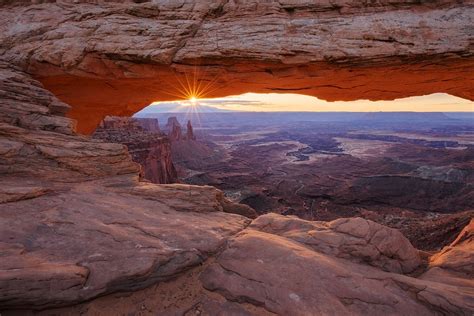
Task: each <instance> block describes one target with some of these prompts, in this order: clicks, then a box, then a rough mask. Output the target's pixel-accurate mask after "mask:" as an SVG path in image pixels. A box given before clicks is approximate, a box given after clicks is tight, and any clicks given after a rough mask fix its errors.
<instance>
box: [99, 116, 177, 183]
mask: <svg viewBox="0 0 474 316" xmlns="http://www.w3.org/2000/svg"><path fill="white" fill-rule="evenodd" d="M92 137H93V138H95V139H102V140H105V141H107V142H111V143H119V144H124V145H126V146H127V149H128V152H129V153H130V155H131V156H132V159H133V161H135V162H137V163H139V164H140V165H141V166H142V171H143V177H144V178H145V179H147V180H150V181H151V182H153V183H175V182H178V175H177V173H176V169H175V167H174V165H173V161H172V158H171V143H170V140H169V138H168V137H167V136H166V135H164V134H162V133H160V129H159V126H158V120H156V119H137V118H128V117H106V118H105V119H104V120H103V121H102V122H101V124H100V125H99V128H97V129H96V130H95V131H94V134H93V135H92Z"/></svg>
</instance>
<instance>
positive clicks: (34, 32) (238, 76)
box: [0, 0, 474, 133]
mask: <svg viewBox="0 0 474 316" xmlns="http://www.w3.org/2000/svg"><path fill="white" fill-rule="evenodd" d="M76 2H77V3H74V5H72V4H66V3H57V4H56V3H42V4H29V3H28V2H26V1H25V2H20V3H18V2H15V3H10V2H6V3H5V2H3V4H2V9H1V10H0V20H1V21H2V24H1V26H0V43H2V46H3V48H4V49H3V50H1V51H0V57H1V58H2V59H3V60H5V61H7V62H9V63H11V64H14V65H17V66H19V67H21V69H23V70H27V71H28V72H29V73H30V74H32V75H34V77H36V78H38V79H39V80H40V81H41V82H42V83H43V84H44V85H45V86H46V87H47V88H48V89H49V90H50V91H52V92H54V93H55V94H56V95H59V96H61V100H62V101H64V102H67V103H68V104H69V105H72V110H71V111H70V112H69V116H70V117H72V118H74V119H77V120H78V131H80V132H82V133H91V132H92V131H93V130H94V129H95V128H96V126H97V125H98V123H99V122H100V121H101V120H102V118H103V117H105V116H106V115H120V116H124V115H131V114H133V113H134V112H136V111H138V110H140V109H141V108H143V107H145V106H147V105H149V104H150V103H152V102H153V101H165V100H170V99H174V98H176V97H175V95H177V94H178V95H183V98H184V95H186V94H187V93H186V91H184V90H185V89H183V88H182V87H181V85H180V83H179V82H181V83H183V82H186V78H189V75H188V77H186V76H185V74H191V73H196V76H197V78H196V79H197V80H200V81H201V83H203V84H206V83H208V82H210V81H212V82H215V83H214V87H213V89H212V90H213V91H212V92H209V93H207V95H206V97H219V96H226V95H235V94H240V93H244V92H249V91H252V92H296V93H303V94H307V95H313V96H317V97H319V98H321V99H325V100H355V99H370V100H381V99H384V100H389V99H394V98H401V97H407V96H413V95H426V94H430V93H435V92H446V93H450V94H453V95H457V96H460V97H464V98H469V99H471V100H473V99H474V95H473V92H472V91H473V89H472V88H471V87H472V86H473V79H472V75H471V74H472V73H473V72H474V62H473V60H474V59H473V56H474V54H473V51H472V41H473V35H472V33H470V32H469V31H468V30H470V28H471V25H472V21H471V17H472V15H473V10H474V9H473V8H472V6H471V5H470V4H469V2H466V1H461V2H453V1H434V2H430V3H426V2H416V1H415V2H414V1H411V0H399V1H395V2H393V1H377V2H373V3H372V2H371V3H368V2H366V1H355V2H354V1H342V0H341V1H336V2H334V3H332V2H331V3H330V2H327V1H326V2H314V1H309V0H304V1H298V2H294V1H269V2H265V3H261V2H260V1H245V2H238V3H236V2H233V1H230V2H229V1H211V2H196V3H195V1H188V2H185V3H182V5H178V4H176V3H174V2H160V1H158V2H154V1H153V2H150V1H140V3H130V2H128V1H126V2H123V3H122V1H113V2H108V1H107V2H101V3H99V4H89V3H87V1H76ZM98 25H100V27H98ZM150 25H152V26H150ZM38 29H40V30H41V31H40V32H39V31H38ZM259 34H261V36H259ZM105 39H107V40H105ZM216 78H217V79H218V80H215V79H216ZM178 80H179V82H178ZM188 90H190V89H188Z"/></svg>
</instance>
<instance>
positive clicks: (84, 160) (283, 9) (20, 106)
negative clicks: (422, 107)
mask: <svg viewBox="0 0 474 316" xmlns="http://www.w3.org/2000/svg"><path fill="white" fill-rule="evenodd" d="M89 2H90V1H33V2H31V1H3V2H1V4H0V8H1V10H0V21H1V22H2V23H0V43H1V44H0V79H1V80H0V180H1V181H0V241H1V245H0V246H1V252H0V306H1V309H6V308H22V309H38V308H49V307H57V306H62V305H68V304H75V303H81V302H84V301H87V300H91V299H94V298H96V297H97V296H101V295H106V294H109V293H114V292H121V291H136V290H139V289H142V288H144V287H147V286H150V285H153V284H158V285H163V286H164V285H166V284H170V283H172V282H173V280H175V278H181V277H186V276H187V275H189V274H191V273H194V272H193V271H195V270H193V271H192V269H193V267H197V266H199V265H200V264H203V265H204V271H203V272H202V273H201V272H199V271H198V272H197V273H195V274H197V276H198V277H199V278H198V277H196V275H195V277H194V279H193V280H194V281H193V282H194V283H193V284H194V286H195V288H196V291H197V292H199V293H200V294H199V295H198V296H197V297H196V299H195V300H194V301H189V304H183V305H182V306H180V307H179V308H178V307H176V308H170V309H168V311H169V313H168V314H176V313H180V314H185V313H188V312H189V313H191V312H192V313H194V314H196V313H197V311H199V313H204V314H205V313H207V314H210V315H215V314H218V313H223V314H226V315H227V314H229V315H230V314H232V313H233V314H236V315H239V314H240V315H242V314H243V315H245V314H250V315H252V314H253V315H268V314H271V313H276V314H281V315H314V314H321V313H324V314H334V315H341V314H356V315H383V314H387V315H399V314H405V315H433V314H448V315H472V314H473V312H474V299H473V298H474V292H473V285H472V281H471V279H472V268H471V267H472V265H471V263H472V253H473V252H472V238H471V236H472V233H471V232H472V226H470V228H467V230H466V231H465V232H463V235H461V237H460V238H459V239H458V240H456V241H455V242H454V243H453V244H452V245H451V246H450V247H448V248H446V249H444V250H443V251H442V252H441V253H440V254H437V255H435V256H433V257H432V258H431V260H430V262H429V265H428V268H429V269H428V270H427V271H426V272H425V273H424V274H422V275H421V276H420V277H416V275H415V274H413V275H411V276H410V275H407V274H401V273H397V272H403V273H408V272H410V271H413V270H414V269H416V267H417V266H419V264H420V261H419V260H420V259H419V257H418V256H417V254H416V251H415V250H414V249H413V248H412V247H411V245H410V244H409V243H408V242H406V240H405V239H404V238H403V237H402V236H401V235H400V234H399V233H397V232H396V231H394V230H390V229H388V228H384V227H383V226H380V225H376V224H373V223H371V222H368V221H364V220H361V219H343V220H338V221H334V222H330V223H321V222H307V221H301V220H296V219H294V218H287V217H282V216H277V215H266V216H264V217H262V218H257V219H256V220H254V221H253V222H252V223H251V227H248V228H246V227H247V226H248V225H249V224H250V220H249V219H248V218H246V217H244V216H240V215H236V214H229V213H226V212H239V213H241V214H243V213H246V214H247V213H251V211H252V210H251V209H247V208H245V207H243V206H239V205H235V204H233V203H230V202H229V201H227V200H225V199H224V198H223V196H222V192H220V191H218V190H216V189H213V188H210V187H195V186H182V185H163V186H162V185H155V184H150V183H140V182H138V181H137V180H138V172H139V168H138V166H137V164H135V163H133V162H132V160H131V159H130V155H129V153H128V152H127V150H126V148H125V147H124V146H123V145H118V144H107V143H103V142H100V141H94V140H91V139H90V138H89V137H86V136H78V135H76V134H75V126H76V122H75V121H74V120H73V119H71V118H67V117H65V113H66V112H67V111H68V109H70V108H71V107H72V109H71V112H68V115H69V116H70V117H73V118H76V119H78V123H79V127H80V131H82V132H90V131H92V130H93V129H94V128H95V126H96V125H97V124H98V122H100V120H101V119H102V118H103V117H105V115H107V114H116V115H130V114H131V113H133V112H134V111H136V110H138V109H140V108H142V107H143V106H146V105H148V104H150V103H151V102H152V101H156V100H165V99H167V98H168V99H169V98H170V93H174V91H171V90H172V89H170V87H171V88H173V87H176V86H177V81H176V80H177V78H181V80H184V75H183V71H190V70H192V69H194V67H195V66H194V65H195V64H196V65H198V66H196V68H197V69H200V70H205V71H204V74H203V75H202V77H201V79H203V80H204V79H205V80H211V79H213V78H214V79H215V78H216V76H217V75H219V76H220V77H219V78H218V80H216V82H218V87H217V88H219V89H217V90H216V92H214V93H213V94H211V93H209V96H222V95H230V94H236V93H241V92H248V91H256V92H269V91H278V92H281V91H293V92H295V91H297V92H300V93H306V94H310V95H316V96H320V97H322V98H326V99H330V100H336V99H338V100H351V99H359V98H369V99H390V98H395V97H401V96H410V95H419V94H428V93H433V92H448V93H452V94H454V95H458V96H463V97H466V98H470V99H473V98H474V97H473V95H472V89H470V87H472V72H473V69H474V66H473V65H474V64H473V51H472V50H473V47H474V46H473V45H472V42H473V34H472V32H471V29H472V28H471V26H472V24H473V23H472V19H473V18H472V17H473V14H472V12H473V10H474V8H473V7H472V4H471V2H470V1H458V2H451V1H435V2H431V3H424V2H422V3H420V2H419V1H408V0H407V1H403V0H401V1H395V2H394V1H378V2H374V3H372V4H368V3H367V2H366V1H355V2H354V1H345V0H342V1H336V2H317V3H315V2H313V1H305V0H303V1H269V2H261V1H242V2H236V1H222V2H209V1H191V0H190V1H179V2H173V1H163V2H162V1H151V2H150V1H145V2H143V3H132V2H128V1H116V2H109V1H97V3H89ZM34 78H37V79H39V81H38V80H36V79H34ZM182 82H184V81H182ZM230 83H232V84H230ZM43 85H44V86H45V87H46V88H47V89H48V90H49V91H52V92H53V93H55V94H56V96H54V95H53V94H52V93H51V92H49V91H48V90H47V89H45V88H44V86H43ZM381 87H382V88H381ZM58 97H59V98H60V99H61V100H62V101H60V100H59V99H58ZM64 102H66V103H67V104H66V103H64ZM81 126H82V127H81ZM466 236H467V237H466ZM398 244H400V247H398ZM383 270H385V271H383ZM412 273H413V272H412ZM199 280H200V281H199ZM166 282H168V283H166ZM146 290H148V289H145V290H144V291H146ZM168 292H169V291H168ZM174 293H176V295H177V296H180V295H181V296H185V295H187V294H188V293H187V292H186V287H175V292H174ZM149 299H150V300H153V301H155V303H156V299H155V298H154V297H150V298H149ZM99 300H100V299H99ZM118 300H119V301H120V298H119V299H118ZM113 302H114V301H113V300H112V303H111V304H112V305H114V303H113ZM160 302H161V301H160ZM132 303H133V302H132ZM132 303H130V304H129V307H130V308H132V307H134V306H133V305H134V304H132ZM85 304H94V301H90V302H89V303H85ZM111 304H108V305H106V307H105V308H107V306H108V307H110V306H111ZM73 308H74V307H72V309H73ZM125 310H126V306H123V310H120V311H119V313H122V312H124V311H125ZM100 311H101V310H100V309H96V310H94V309H91V310H89V312H88V313H89V314H93V313H94V312H95V313H97V312H99V313H100ZM45 312H46V313H47V312H48V311H45ZM3 314H4V312H3V311H2V315H3ZM73 314H74V313H73ZM76 314H77V313H76Z"/></svg>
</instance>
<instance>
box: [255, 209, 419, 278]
mask: <svg viewBox="0 0 474 316" xmlns="http://www.w3.org/2000/svg"><path fill="white" fill-rule="evenodd" d="M250 227H251V228H254V229H257V230H260V231H263V232H266V233H271V234H276V235H281V236H283V237H286V238H289V239H293V240H296V241H298V242H300V243H302V244H305V245H306V246H308V247H311V248H312V249H314V250H315V251H318V252H322V253H325V254H328V255H332V256H335V257H341V258H346V259H349V260H353V261H356V262H364V263H368V264H370V265H373V266H377V267H380V268H382V269H383V270H386V271H390V272H396V273H409V272H412V271H414V270H415V269H416V268H417V267H418V266H419V265H420V264H421V259H420V256H419V254H418V251H417V250H416V249H415V248H413V246H412V245H411V244H410V242H409V241H408V239H406V238H405V237H404V236H403V235H402V234H401V233H400V232H399V231H398V230H396V229H392V228H388V227H385V226H382V225H380V224H377V223H375V222H372V221H369V220H365V219H362V218H341V219H338V220H335V221H332V222H329V223H326V222H311V221H305V220H302V219H299V218H296V217H282V216H278V215H276V214H266V215H262V216H260V217H259V218H258V219H256V220H255V221H253V222H252V224H251V226H250Z"/></svg>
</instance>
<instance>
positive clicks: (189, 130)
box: [186, 120, 196, 140]
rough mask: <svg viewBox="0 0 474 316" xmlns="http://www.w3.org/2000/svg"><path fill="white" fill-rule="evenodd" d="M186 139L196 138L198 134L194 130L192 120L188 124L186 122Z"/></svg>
mask: <svg viewBox="0 0 474 316" xmlns="http://www.w3.org/2000/svg"><path fill="white" fill-rule="evenodd" d="M186 139H187V140H196V136H195V135H194V132H193V126H192V125H191V121H190V120H188V124H186Z"/></svg>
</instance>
